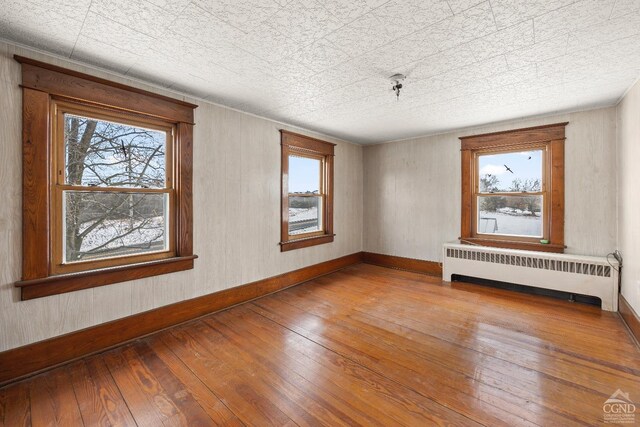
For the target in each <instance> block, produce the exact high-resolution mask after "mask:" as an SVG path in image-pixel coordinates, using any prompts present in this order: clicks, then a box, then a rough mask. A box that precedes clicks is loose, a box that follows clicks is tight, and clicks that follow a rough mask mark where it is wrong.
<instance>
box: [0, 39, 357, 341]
mask: <svg viewBox="0 0 640 427" xmlns="http://www.w3.org/2000/svg"><path fill="white" fill-rule="evenodd" d="M14 53H18V54H21V55H24V56H29V57H32V58H35V59H41V60H45V61H48V62H50V63H55V64H58V65H62V66H66V67H69V68H74V69H77V70H79V71H84V72H88V73H90V74H93V75H98V76H101V77H107V78H110V79H112V80H116V81H120V82H123V83H127V84H133V85H135V86H138V87H142V88H144V89H150V90H153V89H152V88H149V87H147V86H145V85H142V84H139V83H133V82H131V81H128V80H126V79H123V78H114V77H113V76H109V75H106V74H105V73H102V72H99V71H95V70H89V69H86V68H84V67H80V66H77V65H73V64H69V63H67V62H64V61H60V60H58V59H56V58H51V57H47V56H43V55H40V54H37V53H35V52H32V51H27V50H23V49H21V48H17V47H14V46H11V45H7V44H4V43H0V85H1V87H0V182H1V183H2V185H1V186H0V200H1V201H2V202H1V203H0V351H2V350H7V349H10V348H13V347H17V346H21V345H25V344H28V343H31V342H35V341H39V340H42V339H45V338H49V337H52V336H56V335H60V334H64V333H67V332H71V331H75V330H78V329H82V328H86V327H88V326H92V325H95V324H98V323H102V322H106V321H109V320H113V319H117V318H120V317H124V316H128V315H131V314H134V313H139V312H141V311H145V310H149V309H152V308H155V307H160V306H162V305H166V304H170V303H173V302H177V301H181V300H185V299H189V298H194V297H196V296H199V295H203V294H208V293H211V292H215V291H219V290H222V289H226V288H230V287H233V286H237V285H240V284H243V283H247V282H251V281H254V280H258V279H262V278H266V277H269V276H273V275H276V274H280V273H283V272H287V271H291V270H294V269H297V268H301V267H304V266H307V265H311V264H316V263H319V262H322V261H325V260H329V259H334V258H337V257H340V256H343V255H348V254H351V253H354V252H359V251H361V250H362V201H363V198H362V194H363V193H362V175H363V173H362V147H361V146H359V145H354V144H350V143H346V142H342V141H336V140H335V139H332V138H326V139H328V140H330V141H332V142H336V143H338V145H337V147H336V159H335V188H336V194H335V212H334V214H335V219H334V223H335V233H336V239H335V242H333V243H330V244H326V245H320V246H315V247H312V248H306V249H300V250H296V251H290V252H284V253H281V252H280V249H279V246H278V242H279V240H280V139H279V132H278V129H280V128H283V127H284V128H287V129H291V130H296V129H295V128H292V127H289V126H284V125H281V124H278V123H275V122H272V121H269V120H265V119H261V118H257V117H255V116H251V115H248V114H243V113H240V112H237V111H233V110H230V109H226V108H223V107H219V106H216V105H212V104H208V103H205V102H198V101H195V103H197V104H199V108H198V109H197V110H196V127H195V139H194V157H195V164H194V181H195V183H194V216H195V220H194V233H195V241H194V246H195V253H196V254H198V255H199V256H200V258H199V259H197V260H196V261H195V269H194V270H191V271H186V272H180V273H174V274H169V275H164V276H159V277H154V278H149V279H144V280H138V281H132V282H127V283H120V284H115V285H110V286H105V287H101V288H94V289H89V290H84V291H79V292H73V293H68V294H62V295H57V296H53V297H47V298H40V299H36V300H31V301H24V302H22V301H19V300H18V291H17V290H16V289H15V288H14V287H13V282H14V281H16V280H19V279H20V269H21V265H20V264H21V182H22V176H21V166H20V165H21V161H22V160H21V159H22V157H21V137H20V135H21V95H20V90H19V88H18V85H19V83H20V78H19V75H20V74H19V73H20V67H19V64H18V63H17V62H15V61H14V60H13V59H12V56H13V54H14ZM156 91H157V90H156ZM173 96H174V97H175V95H173ZM186 100H187V101H192V102H194V101H193V100H189V99H186ZM298 131H299V130H298ZM305 133H307V134H310V133H309V132H305Z"/></svg>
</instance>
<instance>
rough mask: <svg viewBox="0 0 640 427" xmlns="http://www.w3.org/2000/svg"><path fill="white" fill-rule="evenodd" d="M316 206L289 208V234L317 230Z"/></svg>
mask: <svg viewBox="0 0 640 427" xmlns="http://www.w3.org/2000/svg"><path fill="white" fill-rule="evenodd" d="M319 230H320V228H319V227H318V208H317V207H315V206H314V207H311V208H289V234H303V233H311V232H314V231H319Z"/></svg>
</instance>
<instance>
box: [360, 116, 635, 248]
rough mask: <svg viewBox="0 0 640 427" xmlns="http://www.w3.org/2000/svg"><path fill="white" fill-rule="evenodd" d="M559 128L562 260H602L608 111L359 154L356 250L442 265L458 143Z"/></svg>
mask: <svg viewBox="0 0 640 427" xmlns="http://www.w3.org/2000/svg"><path fill="white" fill-rule="evenodd" d="M565 121H566V122H569V125H568V126H567V141H566V148H565V155H566V166H565V173H566V183H565V190H566V196H565V203H566V212H565V242H566V245H567V246H568V247H567V252H568V253H577V254H584V255H605V254H607V253H609V252H611V251H613V250H614V249H615V248H616V227H615V224H616V177H615V173H613V172H612V171H613V170H614V168H615V163H616V154H615V151H616V143H615V140H616V109H615V107H611V108H604V109H598V110H590V111H584V112H577V113H572V114H564V115H558V116H553V117H545V118H534V119H528V120H520V121H513V122H508V123H501V124H498V125H491V126H484V127H479V128H475V129H467V130H462V131H458V132H452V133H447V134H442V135H435V136H426V137H421V138H415V139H411V140H405V141H397V142H390V143H386V144H380V145H374V146H366V147H365V149H364V182H365V187H364V194H365V209H364V213H365V216H364V231H365V237H364V250H365V251H370V252H378V253H383V254H389V255H396V256H403V257H410V258H417V259H423V260H429V261H442V254H441V251H442V244H443V243H444V242H447V241H452V240H455V239H457V238H458V237H459V236H460V151H459V150H460V141H459V140H458V138H459V137H460V136H466V135H473V134H480V133H486V132H495V131H501V130H508V129H516V128H521V127H528V126H536V125H542V124H549V123H558V122H565ZM636 182H638V180H636ZM636 224H637V223H636Z"/></svg>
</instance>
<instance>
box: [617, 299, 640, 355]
mask: <svg viewBox="0 0 640 427" xmlns="http://www.w3.org/2000/svg"><path fill="white" fill-rule="evenodd" d="M618 311H619V312H620V316H621V317H622V320H624V323H626V324H627V326H628V327H629V330H630V331H631V334H632V335H633V336H634V338H635V339H636V343H640V316H638V313H636V312H635V310H634V309H633V307H631V305H629V303H628V302H627V300H626V299H625V298H624V297H623V296H622V295H620V296H619V297H618Z"/></svg>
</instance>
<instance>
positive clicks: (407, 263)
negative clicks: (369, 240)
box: [362, 252, 442, 277]
mask: <svg viewBox="0 0 640 427" xmlns="http://www.w3.org/2000/svg"><path fill="white" fill-rule="evenodd" d="M362 262H365V263H367V264H373V265H379V266H381V267H388V268H395V269H398V270H407V271H413V272H416V273H423V274H429V275H432V276H440V277H442V266H441V265H440V263H438V262H434V261H425V260H421V259H414V258H404V257H399V256H393V255H383V254H376V253H373V252H362Z"/></svg>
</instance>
